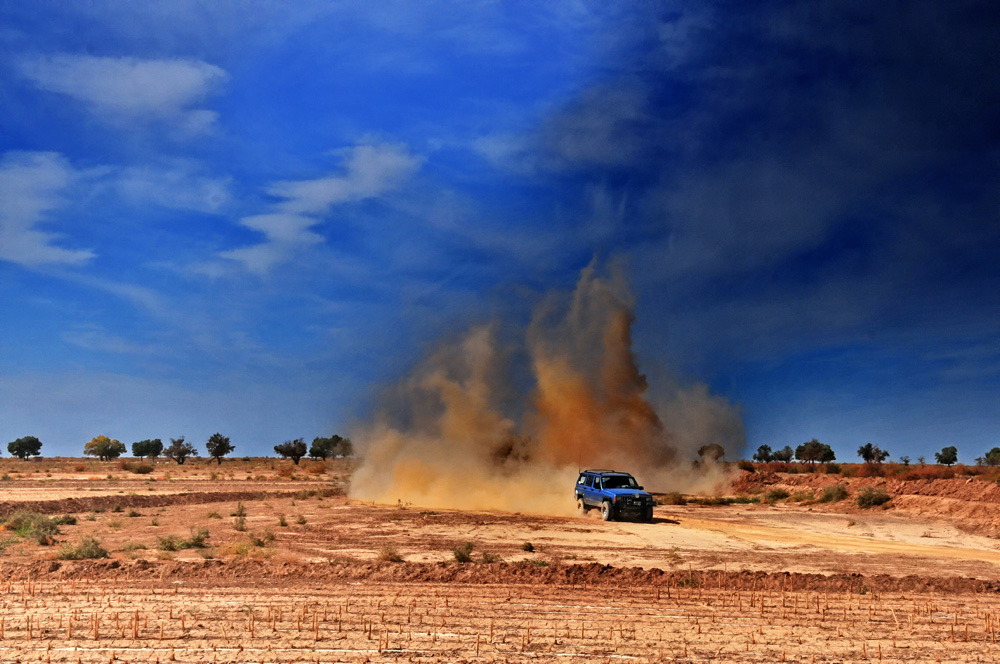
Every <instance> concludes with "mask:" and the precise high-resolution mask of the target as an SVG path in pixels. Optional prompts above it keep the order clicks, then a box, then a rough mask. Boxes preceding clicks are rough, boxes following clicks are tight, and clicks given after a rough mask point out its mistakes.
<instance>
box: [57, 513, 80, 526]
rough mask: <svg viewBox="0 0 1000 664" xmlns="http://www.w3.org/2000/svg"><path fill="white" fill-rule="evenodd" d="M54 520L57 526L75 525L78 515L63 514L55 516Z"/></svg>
mask: <svg viewBox="0 0 1000 664" xmlns="http://www.w3.org/2000/svg"><path fill="white" fill-rule="evenodd" d="M52 521H54V522H55V524H56V525H57V526H75V525H76V517H75V516H73V515H72V514H63V515H62V516H57V517H53V518H52Z"/></svg>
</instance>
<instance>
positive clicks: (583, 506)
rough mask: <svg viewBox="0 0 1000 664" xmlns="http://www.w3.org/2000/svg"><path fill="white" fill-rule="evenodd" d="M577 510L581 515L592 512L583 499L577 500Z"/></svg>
mask: <svg viewBox="0 0 1000 664" xmlns="http://www.w3.org/2000/svg"><path fill="white" fill-rule="evenodd" d="M576 510H577V511H578V512H579V513H580V514H586V513H587V512H589V511H590V508H589V507H587V503H585V502H583V498H577V499H576Z"/></svg>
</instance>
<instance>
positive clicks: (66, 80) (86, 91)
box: [20, 54, 227, 134]
mask: <svg viewBox="0 0 1000 664" xmlns="http://www.w3.org/2000/svg"><path fill="white" fill-rule="evenodd" d="M20 70H21V73H22V74H23V75H24V76H25V77H26V78H28V79H29V80H30V81H31V82H32V83H34V84H35V85H36V86H37V87H39V88H41V89H42V90H47V91H49V92H55V93H58V94H63V95H67V96H69V97H72V98H73V99H76V100H77V101H79V102H82V103H83V104H85V105H86V106H87V107H89V108H90V110H91V111H92V112H93V113H94V114H96V115H97V116H99V117H100V118H101V119H103V120H106V121H108V122H114V123H119V122H123V121H124V122H140V123H147V122H165V123H168V124H170V125H172V126H173V128H175V129H176V130H178V131H180V132H182V133H185V134H198V133H202V132H204V131H207V130H209V129H211V128H212V126H213V125H214V123H215V120H216V118H217V113H215V112H214V111H211V110H208V109H205V108H199V107H198V105H199V104H200V103H201V102H202V101H204V99H205V98H206V97H207V96H208V95H209V94H210V93H212V92H213V91H215V90H216V89H217V88H218V87H219V86H220V85H222V84H223V83H224V82H225V81H226V79H227V74H226V72H225V71H223V70H222V69H220V68H219V67H216V66H215V65H211V64H208V63H207V62H202V61H200V60H183V59H169V60H142V59H138V58H129V57H121V58H113V57H95V56H90V55H66V54H61V55H47V56H39V57H34V58H26V59H24V60H22V61H21V63H20Z"/></svg>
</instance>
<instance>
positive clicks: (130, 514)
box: [125, 510, 142, 519]
mask: <svg viewBox="0 0 1000 664" xmlns="http://www.w3.org/2000/svg"><path fill="white" fill-rule="evenodd" d="M125 516H127V517H129V518H132V519H134V518H135V517H137V516H142V514H140V513H139V512H137V511H136V510H129V511H128V514H126V515H125Z"/></svg>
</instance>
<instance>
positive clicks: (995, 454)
mask: <svg viewBox="0 0 1000 664" xmlns="http://www.w3.org/2000/svg"><path fill="white" fill-rule="evenodd" d="M983 461H985V462H986V465H987V466H1000V447H994V448H993V449H991V450H990V451H989V452H987V453H986V456H985V457H983Z"/></svg>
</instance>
